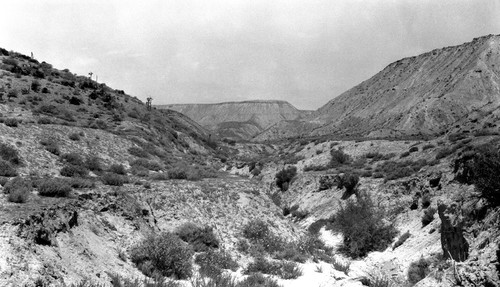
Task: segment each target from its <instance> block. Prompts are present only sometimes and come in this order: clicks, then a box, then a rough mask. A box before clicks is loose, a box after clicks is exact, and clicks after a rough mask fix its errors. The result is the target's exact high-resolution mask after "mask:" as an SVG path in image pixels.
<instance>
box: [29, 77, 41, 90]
mask: <svg viewBox="0 0 500 287" xmlns="http://www.w3.org/2000/svg"><path fill="white" fill-rule="evenodd" d="M41 86H42V85H41V84H40V82H39V81H38V80H34V81H33V82H31V90H33V92H36V93H38V91H39V90H40V87H41Z"/></svg>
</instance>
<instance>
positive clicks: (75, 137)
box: [68, 133, 80, 141]
mask: <svg viewBox="0 0 500 287" xmlns="http://www.w3.org/2000/svg"><path fill="white" fill-rule="evenodd" d="M68 138H69V139H70V140H72V141H79V140H80V134H79V133H72V134H70V135H69V137H68Z"/></svg>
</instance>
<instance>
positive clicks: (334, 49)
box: [0, 0, 500, 109]
mask: <svg viewBox="0 0 500 287" xmlns="http://www.w3.org/2000/svg"><path fill="white" fill-rule="evenodd" d="M1 10H2V16H1V17H0V27H2V28H0V47H3V48H6V49H7V50H14V51H18V52H21V53H24V54H27V55H29V54H30V52H33V53H34V55H35V58H37V59H38V60H39V61H46V62H48V63H51V64H53V65H54V67H56V68H59V69H64V68H68V69H70V70H71V71H72V72H74V73H77V74H82V75H86V74H87V73H88V72H90V71H92V72H94V74H97V75H98V77H99V81H100V82H105V83H106V84H107V85H109V86H111V87H112V88H116V89H123V90H125V92H127V93H128V94H130V95H133V96H137V97H138V98H140V99H141V100H144V99H145V98H146V97H147V96H148V95H150V96H152V97H153V98H154V100H153V104H170V103H214V102H223V101H240V100H252V99H278V100H287V101H289V102H290V103H292V104H293V105H295V106H296V107H298V108H301V109H316V108H318V107H320V106H322V105H323V104H325V103H326V102H327V101H329V100H330V99H332V98H334V97H336V96H338V95H339V94H341V93H342V92H344V91H346V90H348V89H349V88H351V87H353V86H355V85H357V84H358V83H360V82H362V81H364V80H366V79H368V78H369V77H371V76H372V75H374V74H375V73H377V72H378V71H380V70H381V69H383V68H384V67H385V66H387V65H388V64H389V63H391V62H393V61H396V60H399V59H401V58H403V57H407V56H414V55H417V54H420V53H423V52H426V51H429V50H432V49H435V48H441V47H444V46H450V45H458V44H461V43H464V42H468V41H471V40H472V39H473V38H474V37H478V36H483V35H487V34H500V0H474V1H473V0H470V1H464V0H444V1H443V0H439V1H437V0H414V1H405V0H393V1H389V0H381V1H375V0H372V1H368V0H366V1H356V0H340V1H339V0H301V1H298V0H245V1H243V0H218V1H211V0H199V1H190V0H161V1H145V0H142V1H123V0H116V1H104V0H85V1H82V0H74V1H69V0H38V1H24V0H7V1H5V0H2V4H1Z"/></svg>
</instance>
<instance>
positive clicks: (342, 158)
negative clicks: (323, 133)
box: [330, 149, 351, 167]
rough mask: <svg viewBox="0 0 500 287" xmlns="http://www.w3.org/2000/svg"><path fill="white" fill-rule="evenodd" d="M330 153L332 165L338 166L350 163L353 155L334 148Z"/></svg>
mask: <svg viewBox="0 0 500 287" xmlns="http://www.w3.org/2000/svg"><path fill="white" fill-rule="evenodd" d="M330 155H331V156H332V158H331V160H330V167H338V166H341V165H344V164H348V163H349V162H350V161H351V157H350V156H349V155H348V154H345V153H344V151H343V150H341V149H332V150H331V151H330Z"/></svg>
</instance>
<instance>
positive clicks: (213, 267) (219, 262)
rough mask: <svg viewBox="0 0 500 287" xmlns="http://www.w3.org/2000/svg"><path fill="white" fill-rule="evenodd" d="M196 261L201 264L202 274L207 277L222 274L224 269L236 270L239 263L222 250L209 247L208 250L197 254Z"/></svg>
mask: <svg viewBox="0 0 500 287" xmlns="http://www.w3.org/2000/svg"><path fill="white" fill-rule="evenodd" d="M195 263H196V264H198V265H199V266H200V269H199V271H200V274H201V275H202V276H207V277H211V278H213V277H215V276H217V275H220V274H222V270H223V269H230V270H233V271H236V269H237V268H238V263H236V261H234V260H233V258H232V257H231V255H230V254H229V253H228V252H226V251H222V250H213V249H209V250H208V251H207V252H203V253H200V254H198V255H196V258H195Z"/></svg>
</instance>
